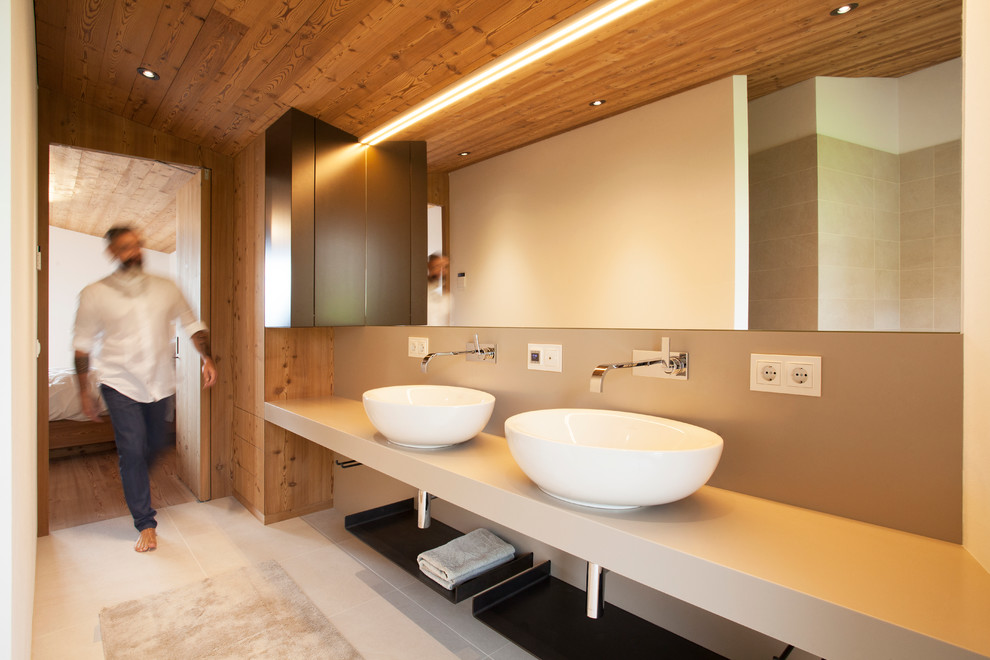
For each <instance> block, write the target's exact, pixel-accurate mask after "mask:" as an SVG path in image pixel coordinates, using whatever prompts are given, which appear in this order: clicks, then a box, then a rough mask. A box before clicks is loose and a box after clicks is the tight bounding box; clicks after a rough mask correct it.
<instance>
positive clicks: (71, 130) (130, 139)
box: [38, 88, 235, 535]
mask: <svg viewBox="0 0 990 660" xmlns="http://www.w3.org/2000/svg"><path fill="white" fill-rule="evenodd" d="M49 144H64V145H69V146H73V147H80V148H84V149H95V150H98V151H105V152H109V153H117V154H122V155H125V156H133V157H136V158H150V159H154V160H160V161H165V162H170V163H181V164H184V165H192V166H195V167H204V168H207V169H209V170H210V171H211V176H212V179H213V186H212V193H211V199H210V204H211V207H212V213H211V216H212V227H211V246H212V248H211V254H210V271H211V272H210V277H211V282H212V284H211V298H212V301H211V314H210V318H209V319H206V322H207V323H208V324H209V325H210V331H211V335H212V346H213V352H214V358H215V360H216V363H217V368H218V370H219V372H220V379H219V382H218V383H217V385H216V386H215V387H214V388H213V389H212V391H211V395H210V396H211V412H210V415H211V424H210V426H211V428H212V435H211V447H210V454H211V461H210V464H211V475H210V491H211V492H210V496H211V497H214V498H216V497H223V496H226V495H230V494H231V493H232V492H233V468H232V465H231V455H232V443H233V435H232V432H231V428H232V426H233V423H232V421H233V392H234V382H235V377H234V375H233V374H232V372H231V366H232V365H231V360H230V358H231V355H232V353H231V348H232V345H231V342H232V337H233V334H234V325H235V320H234V315H233V313H232V311H233V310H232V295H231V291H232V288H233V282H234V279H233V270H234V267H233V261H234V259H233V257H234V254H233V245H234V242H233V234H234V225H235V218H234V211H233V208H234V162H233V159H232V158H230V157H228V156H224V155H222V154H219V153H216V152H214V151H211V150H209V149H206V148H204V147H201V146H198V145H195V144H193V143H191V142H186V141H184V140H180V139H177V138H174V137H171V136H169V135H167V134H165V133H163V132H161V131H156V130H154V129H151V128H148V127H147V126H143V125H141V124H138V123H136V122H133V121H130V120H127V119H124V118H122V117H119V116H117V115H114V114H111V113H109V112H106V111H103V110H99V109H97V108H95V107H93V106H90V105H87V104H85V103H82V102H81V101H78V100H73V99H70V98H68V97H65V96H62V95H60V94H58V93H56V92H52V91H49V90H46V89H43V88H42V89H39V90H38V244H39V245H40V246H41V255H42V262H43V263H42V268H41V270H40V272H39V277H38V292H39V298H41V300H40V301H39V306H38V308H39V312H38V325H39V327H41V328H46V327H48V304H47V303H48V301H47V292H48V145H49ZM39 334H40V340H41V355H40V357H39V360H38V451H39V457H42V459H44V457H47V456H48V393H47V383H48V374H47V365H48V340H47V337H48V334H47V332H42V333H39ZM38 532H39V534H42V535H44V534H47V533H48V462H47V461H46V460H39V461H38Z"/></svg>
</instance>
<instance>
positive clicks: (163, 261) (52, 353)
mask: <svg viewBox="0 0 990 660" xmlns="http://www.w3.org/2000/svg"><path fill="white" fill-rule="evenodd" d="M48 241H49V246H48V253H49V254H48V259H49V261H48V266H49V269H48V368H49V369H69V368H72V367H73V361H72V356H73V352H72V324H73V322H74V321H75V318H76V307H77V306H78V304H79V292H80V291H82V288H83V287H84V286H86V285H87V284H89V283H90V282H95V281H97V280H99V279H102V278H104V277H106V276H107V275H109V274H110V273H112V272H113V270H114V268H116V264H115V263H114V262H113V261H111V260H110V258H109V257H108V256H107V253H106V249H105V248H106V242H105V241H104V240H103V239H102V238H100V237H99V236H90V235H89V234H82V233H79V232H76V231H69V230H67V229H61V228H59V227H49V228H48ZM143 256H144V269H145V270H146V271H147V272H149V273H155V274H156V275H162V276H164V277H171V278H174V277H175V253H174V252H173V253H172V254H166V253H164V252H158V251H156V250H148V249H145V250H144V253H143Z"/></svg>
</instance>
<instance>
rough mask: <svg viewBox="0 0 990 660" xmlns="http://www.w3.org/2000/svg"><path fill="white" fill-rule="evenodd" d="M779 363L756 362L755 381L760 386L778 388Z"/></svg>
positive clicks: (774, 361) (768, 361)
mask: <svg viewBox="0 0 990 660" xmlns="http://www.w3.org/2000/svg"><path fill="white" fill-rule="evenodd" d="M780 370H781V363H780V362H778V361H776V360H757V361H756V379H757V381H758V382H759V383H761V384H762V385H773V386H774V387H779V386H780V381H781V378H780Z"/></svg>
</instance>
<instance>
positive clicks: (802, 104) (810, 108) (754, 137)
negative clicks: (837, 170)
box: [749, 80, 818, 154]
mask: <svg viewBox="0 0 990 660" xmlns="http://www.w3.org/2000/svg"><path fill="white" fill-rule="evenodd" d="M816 132H818V125H817V123H816V119H815V81H814V80H806V81H804V82H801V83H798V84H796V85H791V86H790V87H785V88H784V89H782V90H780V91H779V92H774V93H773V94H767V95H766V96H761V97H760V98H758V99H754V100H753V101H750V103H749V153H751V154H758V153H760V152H761V151H765V150H767V149H770V148H772V147H779V146H780V145H782V144H787V143H788V142H793V141H794V140H797V139H799V138H803V137H806V136H808V135H814V134H815V133H816Z"/></svg>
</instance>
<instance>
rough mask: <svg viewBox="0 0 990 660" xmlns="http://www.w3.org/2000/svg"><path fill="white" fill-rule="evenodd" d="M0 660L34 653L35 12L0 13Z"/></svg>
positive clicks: (15, 8)
mask: <svg viewBox="0 0 990 660" xmlns="http://www.w3.org/2000/svg"><path fill="white" fill-rule="evenodd" d="M0 42H2V43H3V44H4V48H3V50H2V52H0V136H2V137H0V236H2V240H0V264H3V270H2V271H0V291H2V293H0V300H2V301H3V302H2V303H0V305H2V306H0V347H2V350H3V351H4V355H3V356H2V357H0V420H2V422H0V424H2V426H0V466H2V467H0V484H2V485H3V494H2V495H0V567H2V571H3V575H2V576H0V612H3V614H2V616H0V640H2V641H0V656H3V657H9V658H28V657H30V655H31V620H32V615H33V610H34V566H35V548H36V537H35V531H36V520H37V496H36V493H37V482H36V479H37V467H36V460H37V449H36V446H35V437H36V431H35V428H36V426H35V424H36V422H35V414H36V412H35V411H36V406H35V395H34V390H35V385H34V383H35V338H36V337H37V336H38V333H37V324H36V321H35V318H36V315H35V313H34V310H35V305H36V302H35V300H36V295H37V292H36V289H37V287H36V285H35V278H36V274H35V269H34V246H35V221H36V217H37V206H36V202H35V196H36V190H37V181H36V178H35V171H36V168H35V162H36V158H37V154H36V150H35V136H36V135H37V132H38V128H37V126H38V124H37V118H36V117H37V97H36V94H35V87H36V80H37V74H36V72H35V53H34V11H33V5H32V3H31V2H30V0H14V1H13V2H8V3H4V4H3V6H2V9H0Z"/></svg>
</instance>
